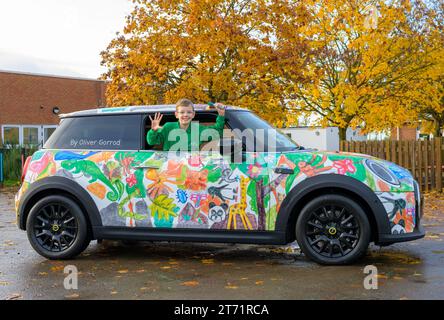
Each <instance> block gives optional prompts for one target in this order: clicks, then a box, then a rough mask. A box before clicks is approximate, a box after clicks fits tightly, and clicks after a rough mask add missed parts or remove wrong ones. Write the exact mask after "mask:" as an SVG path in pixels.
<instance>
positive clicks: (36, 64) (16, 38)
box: [0, 0, 132, 79]
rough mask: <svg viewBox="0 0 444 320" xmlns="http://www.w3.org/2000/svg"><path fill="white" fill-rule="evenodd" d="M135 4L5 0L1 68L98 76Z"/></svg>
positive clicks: (0, 10)
mask: <svg viewBox="0 0 444 320" xmlns="http://www.w3.org/2000/svg"><path fill="white" fill-rule="evenodd" d="M131 8H132V3H131V1H130V0H0V70H3V71H5V70H6V71H19V72H30V73H41V74H50V75H60V76H71V77H82V78H93V79H94V78H98V77H99V76H100V75H101V74H102V73H104V72H105V71H106V69H105V68H104V67H102V66H100V61H101V57H100V52H101V51H103V50H105V49H106V47H107V45H108V44H109V42H110V41H111V40H112V39H113V38H114V37H115V35H116V32H118V31H122V30H123V27H124V25H125V16H127V15H128V14H129V13H130V12H131Z"/></svg>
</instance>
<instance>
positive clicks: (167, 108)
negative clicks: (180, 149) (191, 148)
mask: <svg viewBox="0 0 444 320" xmlns="http://www.w3.org/2000/svg"><path fill="white" fill-rule="evenodd" d="M194 110H195V111H196V113H200V112H203V111H216V109H215V108H214V107H210V106H209V105H207V104H195V105H194ZM227 110H230V111H233V110H243V111H249V110H248V109H244V108H240V107H236V106H227ZM175 111H176V105H174V104H162V105H144V106H125V107H111V108H97V109H89V110H82V111H76V112H71V113H66V114H61V115H60V118H72V117H83V116H92V115H106V114H113V115H115V114H140V113H153V112H162V113H163V112H175Z"/></svg>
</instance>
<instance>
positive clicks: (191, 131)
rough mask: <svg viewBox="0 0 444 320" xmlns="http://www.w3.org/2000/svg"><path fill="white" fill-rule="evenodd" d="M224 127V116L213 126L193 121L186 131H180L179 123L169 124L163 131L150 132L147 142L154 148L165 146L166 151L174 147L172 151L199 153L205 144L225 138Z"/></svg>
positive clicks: (218, 118)
mask: <svg viewBox="0 0 444 320" xmlns="http://www.w3.org/2000/svg"><path fill="white" fill-rule="evenodd" d="M224 125H225V117H223V116H218V117H217V119H216V123H215V124H214V125H212V126H203V125H200V124H199V123H198V122H195V121H193V122H192V123H191V124H190V125H189V126H188V129H187V130H186V131H185V130H183V129H180V126H179V122H167V123H165V124H164V125H163V127H162V129H159V130H156V131H154V130H153V129H151V130H150V131H148V134H147V136H146V140H147V142H148V144H149V145H152V146H153V145H159V144H163V150H164V151H170V150H171V148H172V147H173V150H172V151H178V150H179V151H199V149H200V145H201V144H202V143H203V142H208V141H212V140H213V139H216V138H217V139H221V138H222V137H223V129H224ZM211 129H212V130H211ZM185 137H186V138H185ZM179 142H180V143H179ZM178 143H179V144H178Z"/></svg>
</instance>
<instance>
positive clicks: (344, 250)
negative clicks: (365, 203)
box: [296, 194, 371, 265]
mask: <svg viewBox="0 0 444 320" xmlns="http://www.w3.org/2000/svg"><path fill="white" fill-rule="evenodd" d="M370 233H371V229H370V224H369V221H368V218H367V216H366V214H365V212H364V210H363V209H362V208H361V207H360V206H359V205H358V204H357V203H356V202H355V201H353V200H352V199H350V198H348V197H346V196H342V195H336V194H329V195H325V196H320V197H318V198H315V199H313V200H312V201H310V202H309V203H308V204H307V205H306V206H305V207H304V208H303V209H302V211H301V213H300V215H299V218H298V221H297V223H296V238H297V241H298V243H299V245H300V247H301V249H302V251H303V252H304V253H305V255H306V256H307V257H308V258H310V259H312V260H314V261H316V262H318V263H320V264H327V265H341V264H349V263H352V262H354V261H356V260H357V259H359V258H360V257H362V256H363V255H364V253H365V252H366V250H367V248H368V245H369V242H370Z"/></svg>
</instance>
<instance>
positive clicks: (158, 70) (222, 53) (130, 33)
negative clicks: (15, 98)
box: [102, 0, 308, 125]
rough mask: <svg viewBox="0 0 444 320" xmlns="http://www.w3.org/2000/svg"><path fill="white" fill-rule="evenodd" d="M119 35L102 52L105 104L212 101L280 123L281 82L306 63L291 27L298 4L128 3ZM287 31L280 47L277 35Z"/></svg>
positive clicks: (238, 0)
mask: <svg viewBox="0 0 444 320" xmlns="http://www.w3.org/2000/svg"><path fill="white" fill-rule="evenodd" d="M133 2H134V5H135V9H134V11H133V12H132V13H131V14H130V15H129V16H128V17H127V21H126V26H125V28H124V30H123V32H122V33H120V34H118V35H117V37H116V38H115V39H114V40H112V41H111V43H110V44H109V46H108V48H107V49H106V50H105V51H104V52H102V58H103V62H102V64H103V65H104V66H106V67H107V68H108V72H107V73H106V74H105V75H104V76H103V78H104V79H106V80H108V81H109V85H108V87H107V103H108V105H111V106H120V105H139V104H158V103H175V102H176V101H177V100H178V99H179V98H183V97H187V98H189V99H192V100H193V101H195V102H200V103H205V102H207V101H219V102H224V103H227V104H232V105H240V106H243V107H247V108H250V109H252V110H254V111H257V112H258V113H259V114H260V115H262V116H263V117H265V118H266V119H268V120H270V121H271V122H273V123H275V124H277V125H281V124H282V123H283V122H284V121H285V116H286V111H287V109H286V100H285V99H286V97H285V95H284V94H283V93H284V91H285V88H283V86H284V85H286V83H284V82H282V81H280V80H279V79H280V78H281V76H282V74H281V69H282V67H283V66H286V68H287V69H290V68H291V69H292V70H291V77H292V79H296V78H298V77H299V78H300V72H299V70H302V66H303V64H304V63H305V60H304V59H303V58H302V57H303V54H302V53H301V52H302V49H303V46H302V42H301V41H300V37H299V35H297V34H290V33H291V32H292V31H293V30H294V28H295V27H298V26H303V25H304V24H305V23H306V21H305V19H306V18H307V17H308V15H307V13H306V12H305V6H304V5H303V2H302V1H283V0H277V1H265V0H258V1H251V0H191V1H189V0H133ZM276 30H279V32H280V33H283V34H286V42H285V45H283V46H280V44H279V43H277V41H276V39H277V37H276V34H277V31H276Z"/></svg>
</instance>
